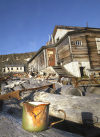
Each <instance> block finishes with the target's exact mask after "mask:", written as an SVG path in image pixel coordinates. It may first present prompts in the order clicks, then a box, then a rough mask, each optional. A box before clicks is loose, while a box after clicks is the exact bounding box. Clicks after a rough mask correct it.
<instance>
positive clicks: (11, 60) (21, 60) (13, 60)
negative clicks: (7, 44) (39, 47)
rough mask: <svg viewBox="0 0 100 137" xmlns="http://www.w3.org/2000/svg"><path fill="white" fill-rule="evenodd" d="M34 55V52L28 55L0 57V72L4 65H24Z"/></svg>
mask: <svg viewBox="0 0 100 137" xmlns="http://www.w3.org/2000/svg"><path fill="white" fill-rule="evenodd" d="M35 54H36V52H29V53H20V54H8V55H0V72H1V70H2V67H4V66H5V65H6V64H7V65H11V64H24V65H26V64H27V62H28V61H29V60H30V59H31V58H32V57H33V56H34V55H35Z"/></svg>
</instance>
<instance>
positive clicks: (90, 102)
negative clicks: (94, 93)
mask: <svg viewBox="0 0 100 137" xmlns="http://www.w3.org/2000/svg"><path fill="white" fill-rule="evenodd" d="M34 101H42V102H49V103H50V109H49V114H50V115H51V116H54V117H58V118H63V117H64V115H63V113H61V112H58V110H59V109H61V110H63V111H64V112H65V114H66V118H65V120H68V121H71V122H75V123H79V124H83V121H84V120H85V122H86V121H87V124H88V122H90V124H95V126H96V127H100V109H99V106H100V98H99V97H84V96H81V97H78V96H71V95H66V96H63V95H57V94H50V93H45V92H37V93H35V95H34ZM91 116H92V117H91ZM92 122H93V123H92Z"/></svg>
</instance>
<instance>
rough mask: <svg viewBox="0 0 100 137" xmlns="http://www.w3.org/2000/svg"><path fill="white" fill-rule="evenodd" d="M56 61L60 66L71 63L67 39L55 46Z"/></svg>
mask: <svg viewBox="0 0 100 137" xmlns="http://www.w3.org/2000/svg"><path fill="white" fill-rule="evenodd" d="M57 61H58V62H60V63H62V64H65V63H69V62H71V53H70V46H69V39H68V37H67V38H65V39H63V40H62V41H60V42H59V43H58V45H57Z"/></svg>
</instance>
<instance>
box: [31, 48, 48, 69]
mask: <svg viewBox="0 0 100 137" xmlns="http://www.w3.org/2000/svg"><path fill="white" fill-rule="evenodd" d="M44 50H45V49H44ZM44 50H42V51H41V52H40V53H39V54H38V55H37V56H36V57H35V58H34V59H33V60H32V61H31V62H30V63H29V67H30V68H32V70H33V71H40V70H42V69H43V68H45V66H46V64H45V54H44Z"/></svg>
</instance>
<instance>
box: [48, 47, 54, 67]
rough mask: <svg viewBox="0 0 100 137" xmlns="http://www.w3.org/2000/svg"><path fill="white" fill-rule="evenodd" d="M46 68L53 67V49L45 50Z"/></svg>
mask: <svg viewBox="0 0 100 137" xmlns="http://www.w3.org/2000/svg"><path fill="white" fill-rule="evenodd" d="M47 59H48V66H55V48H50V49H47Z"/></svg>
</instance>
